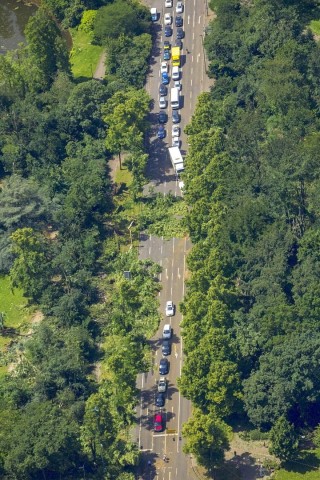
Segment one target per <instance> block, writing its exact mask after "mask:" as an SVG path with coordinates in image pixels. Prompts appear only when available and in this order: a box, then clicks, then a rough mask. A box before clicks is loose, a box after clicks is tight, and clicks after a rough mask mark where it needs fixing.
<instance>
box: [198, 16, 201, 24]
mask: <svg viewBox="0 0 320 480" xmlns="http://www.w3.org/2000/svg"><path fill="white" fill-rule="evenodd" d="M198 23H201V15H199V20H198Z"/></svg>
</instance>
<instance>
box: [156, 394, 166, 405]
mask: <svg viewBox="0 0 320 480" xmlns="http://www.w3.org/2000/svg"><path fill="white" fill-rule="evenodd" d="M165 398H166V397H165V395H164V393H159V392H158V393H157V394H156V398H155V402H154V403H155V404H156V407H163V406H164V402H165Z"/></svg>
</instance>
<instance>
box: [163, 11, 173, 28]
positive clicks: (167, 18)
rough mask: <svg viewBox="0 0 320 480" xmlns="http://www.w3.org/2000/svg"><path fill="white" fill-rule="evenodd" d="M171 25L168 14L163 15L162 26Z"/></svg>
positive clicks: (170, 18)
mask: <svg viewBox="0 0 320 480" xmlns="http://www.w3.org/2000/svg"><path fill="white" fill-rule="evenodd" d="M171 23H172V17H171V15H170V13H165V14H164V24H165V25H171Z"/></svg>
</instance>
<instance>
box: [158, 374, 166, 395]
mask: <svg viewBox="0 0 320 480" xmlns="http://www.w3.org/2000/svg"><path fill="white" fill-rule="evenodd" d="M166 390H167V379H166V377H160V378H159V382H158V392H160V393H164V392H165V391H166Z"/></svg>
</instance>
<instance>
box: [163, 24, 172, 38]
mask: <svg viewBox="0 0 320 480" xmlns="http://www.w3.org/2000/svg"><path fill="white" fill-rule="evenodd" d="M171 35H172V28H171V27H170V25H166V26H165V27H164V36H165V37H171Z"/></svg>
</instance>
